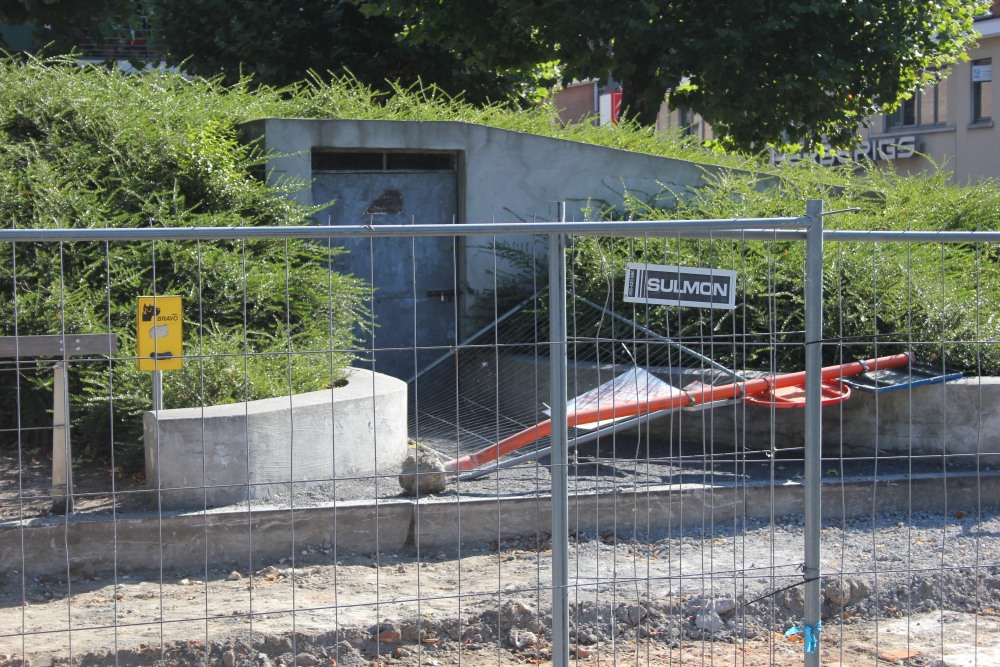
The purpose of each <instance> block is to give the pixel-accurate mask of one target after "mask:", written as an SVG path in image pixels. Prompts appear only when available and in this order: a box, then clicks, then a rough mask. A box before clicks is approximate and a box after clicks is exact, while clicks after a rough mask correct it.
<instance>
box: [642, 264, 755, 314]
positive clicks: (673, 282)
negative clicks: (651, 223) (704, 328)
mask: <svg viewBox="0 0 1000 667" xmlns="http://www.w3.org/2000/svg"><path fill="white" fill-rule="evenodd" d="M625 301H627V302H629V303H652V304H657V305H663V306H694V307H695V308H726V309H732V308H734V307H735V306H736V272H735V271H727V270H725V269H699V268H694V267H686V266H661V265H659V264H635V263H630V264H629V265H628V266H626V268H625Z"/></svg>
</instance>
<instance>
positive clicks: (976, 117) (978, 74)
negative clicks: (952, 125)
mask: <svg viewBox="0 0 1000 667" xmlns="http://www.w3.org/2000/svg"><path fill="white" fill-rule="evenodd" d="M992 118H993V59H992V58H984V59H982V60H973V61H972V122H973V123H983V122H987V121H989V120H991V119H992Z"/></svg>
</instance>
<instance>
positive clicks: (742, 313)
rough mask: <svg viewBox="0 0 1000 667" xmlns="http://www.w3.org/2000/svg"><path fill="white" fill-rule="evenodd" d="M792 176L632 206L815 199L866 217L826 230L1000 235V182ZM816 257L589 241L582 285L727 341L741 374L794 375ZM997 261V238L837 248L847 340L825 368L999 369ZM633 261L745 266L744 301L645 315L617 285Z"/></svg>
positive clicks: (831, 268) (698, 215)
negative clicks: (877, 359)
mask: <svg viewBox="0 0 1000 667" xmlns="http://www.w3.org/2000/svg"><path fill="white" fill-rule="evenodd" d="M781 175H782V177H781V178H780V179H777V180H776V179H774V178H773V176H767V175H764V176H760V175H750V174H746V173H740V172H731V173H728V174H725V175H720V176H717V177H714V178H713V183H712V184H711V186H709V187H703V188H698V189H697V190H692V191H690V192H687V193H685V195H686V196H685V197H682V198H681V199H680V201H679V203H678V204H677V206H676V207H675V208H674V209H671V210H656V209H654V208H651V207H649V206H648V205H646V204H645V203H644V202H643V201H642V200H641V199H639V198H632V199H630V201H629V204H628V211H627V213H628V215H629V216H630V217H632V218H633V219H673V220H683V219H731V218H761V217H797V216H801V215H803V214H804V213H805V207H806V202H807V200H809V199H823V200H825V208H826V210H827V211H833V210H839V209H846V208H852V207H857V208H859V209H860V211H859V212H856V213H843V214H838V215H834V216H829V217H826V218H825V228H826V229H845V230H887V231H901V230H942V231H943V230H958V229H961V230H996V229H997V228H998V221H1000V216H998V212H1000V185H998V184H997V182H995V181H992V180H986V181H983V182H980V183H978V184H974V185H969V186H966V187H958V186H955V185H951V184H950V183H949V179H950V174H949V173H948V172H947V171H945V170H939V171H935V172H933V173H927V174H924V175H919V176H910V177H902V176H898V175H896V174H895V173H894V172H891V171H888V170H882V169H875V168H872V169H870V170H866V171H862V172H860V173H856V172H851V171H839V172H837V171H830V170H826V169H820V168H818V167H809V166H803V167H801V168H797V169H786V170H784V171H782V172H781ZM765 178H767V179H768V182H767V184H766V187H765V183H764V182H763V180H764V179H765ZM804 252H805V244H804V243H802V242H795V241H777V240H772V241H767V242H765V241H752V240H743V241H729V240H720V239H711V240H681V239H676V238H674V239H669V238H667V239H663V238H659V239H657V238H647V239H642V240H641V241H637V240H632V239H613V240H611V239H593V238H581V239H577V240H576V242H575V244H574V249H573V255H572V274H573V276H572V280H573V281H574V285H575V289H576V290H577V292H578V293H580V294H581V295H584V296H586V297H587V298H589V299H591V300H597V301H599V302H603V301H604V300H605V299H610V301H611V303H612V304H613V306H614V308H616V309H617V310H619V312H623V313H626V312H627V313H629V315H630V316H631V317H634V318H635V319H636V320H638V321H639V322H640V323H642V324H644V325H646V326H649V327H651V328H652V329H654V330H656V331H659V332H661V333H664V334H667V335H669V336H670V337H672V338H674V339H684V338H685V337H690V339H691V340H692V341H707V342H710V341H713V340H714V341H715V342H716V343H717V347H716V348H715V349H714V350H713V355H714V356H717V357H718V360H719V361H723V362H725V363H727V364H730V365H731V366H732V367H736V368H740V367H743V368H752V369H767V368H771V367H775V366H776V367H777V368H778V369H780V370H792V369H796V368H801V364H802V363H803V358H804V352H803V350H804V348H803V346H802V344H801V341H802V331H803V330H804V329H805V321H804V319H803V318H804V304H803V290H804V257H805V256H804ZM997 260H998V246H997V245H996V244H985V243H983V244H974V245H965V244H958V245H950V244H927V243H922V244H905V243H891V242H883V243H854V242H851V243H848V242H827V244H826V249H825V253H824V290H825V299H824V338H825V339H826V340H827V341H828V342H831V343H837V342H839V343H842V346H841V347H840V348H838V347H837V346H836V345H827V346H824V351H825V355H824V356H825V361H826V362H827V363H839V362H840V358H841V356H843V357H845V358H846V359H855V358H862V357H865V356H871V355H875V354H879V355H882V354H891V353H896V352H903V351H911V352H913V353H915V354H916V356H917V358H918V360H919V361H923V362H927V363H932V364H938V365H940V364H941V363H942V362H944V363H946V365H947V366H948V368H949V369H955V370H963V371H966V372H969V373H972V374H984V375H986V374H1000V346H998V345H995V344H991V343H995V342H996V341H997V340H1000V320H998V318H997V317H996V316H995V313H997V312H1000V290H998V289H997V288H998V287H1000V265H998V261H997ZM630 261H648V262H650V263H656V264H668V265H669V264H677V265H686V266H706V267H707V266H714V267H716V268H722V269H732V270H735V271H737V273H738V275H739V284H738V294H739V306H738V307H737V308H736V309H735V310H733V311H713V310H701V311H699V310H696V309H684V312H683V315H681V314H680V313H678V310H677V309H676V308H668V307H662V306H657V307H649V308H646V307H642V308H636V307H633V306H632V305H630V304H626V303H624V302H622V296H621V294H620V292H621V291H622V289H621V286H620V285H618V284H616V285H614V286H613V287H610V288H609V281H610V280H620V277H621V276H623V275H624V273H625V264H626V263H627V262H630ZM726 341H729V343H728V345H727V344H726ZM744 342H746V343H747V344H746V345H744V344H743V343H744ZM718 343H723V344H721V345H718Z"/></svg>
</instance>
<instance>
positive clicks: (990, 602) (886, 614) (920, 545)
mask: <svg viewBox="0 0 1000 667" xmlns="http://www.w3.org/2000/svg"><path fill="white" fill-rule="evenodd" d="M431 444H433V443H431ZM637 448H638V443H637V442H636V441H635V440H634V439H633V440H630V439H628V438H625V437H617V438H615V439H614V440H613V441H610V440H608V441H605V442H602V443H601V444H600V445H599V446H598V445H590V446H587V447H583V448H581V449H580V450H579V451H578V452H576V454H575V457H574V459H573V460H572V461H571V468H570V471H569V472H570V479H571V481H570V485H571V490H572V491H573V492H574V493H582V492H594V491H605V492H607V491H615V492H620V493H629V492H632V491H635V490H639V489H642V488H643V487H644V486H645V485H647V484H650V483H655V484H664V483H673V484H679V483H728V484H740V483H754V482H759V481H767V480H774V483H775V484H778V485H780V484H784V483H785V482H787V481H794V480H797V479H799V478H800V477H801V473H802V470H801V461H799V460H797V459H796V458H795V457H794V455H793V456H786V457H784V458H778V459H772V458H770V457H768V456H765V455H764V454H762V453H746V454H744V455H741V456H736V455H733V454H728V455H726V454H724V455H716V456H711V457H705V456H702V455H701V453H699V452H697V451H677V452H666V451H656V450H652V451H649V452H646V451H641V450H640V451H639V453H640V455H642V456H643V458H642V459H641V460H637V459H634V458H630V457H631V456H633V455H634V454H635V452H636V451H637ZM0 463H2V465H3V466H6V467H7V469H8V470H9V469H10V468H11V467H13V468H14V469H15V470H17V469H18V468H17V466H18V461H17V460H14V461H11V460H10V458H9V457H8V458H7V459H4V460H3V461H0ZM21 464H22V465H21V467H20V474H19V475H16V476H15V478H14V479H15V481H16V484H15V483H13V482H11V481H10V477H9V476H8V477H7V478H6V479H7V482H6V486H2V485H0V513H2V514H0V518H4V519H11V518H30V517H31V516H42V515H45V514H47V513H48V506H49V504H50V503H49V502H48V501H47V499H45V497H44V493H45V490H46V489H45V488H44V485H45V480H46V479H47V477H46V475H47V471H48V462H47V461H45V460H44V459H38V458H36V459H35V460H34V461H31V460H23V459H22V461H21ZM957 470H960V468H958V467H957V466H954V465H950V464H947V463H946V462H944V461H942V460H940V459H936V460H924V461H913V460H907V459H892V458H885V459H880V460H878V461H874V460H871V459H869V460H851V461H839V460H832V459H831V460H830V461H827V462H824V471H825V474H830V473H831V472H832V473H833V474H834V476H836V477H838V478H842V479H845V480H849V479H871V478H872V476H873V474H874V473H875V472H877V473H878V477H879V478H882V477H883V476H887V475H903V474H905V473H912V472H929V473H935V472H937V473H940V472H944V471H957ZM0 472H3V471H2V470H0ZM0 479H3V477H2V476H0ZM111 480H114V484H115V486H114V489H115V491H116V493H114V494H111V493H109V492H108V490H107V489H108V488H110V483H111ZM550 482H551V477H550V471H549V468H548V466H547V460H546V459H545V458H541V459H540V460H538V461H536V462H531V463H527V464H524V465H521V466H517V467H515V468H511V469H508V470H504V471H502V472H500V473H498V474H490V475H488V476H486V477H484V478H482V479H480V480H476V481H469V482H461V483H459V484H457V485H455V486H452V487H450V488H449V489H448V490H447V491H446V492H445V493H444V494H442V495H444V496H452V497H453V496H455V495H461V496H462V497H468V498H476V497H497V496H505V495H522V494H547V493H548V492H549V490H550V488H551V487H550ZM77 484H78V490H80V491H81V492H82V495H81V496H80V498H79V501H78V503H77V507H78V509H80V511H81V515H84V516H86V515H93V514H101V513H110V511H111V510H112V508H114V509H115V510H116V511H117V512H119V513H120V514H119V517H122V516H129V515H138V514H142V513H145V512H149V511H150V510H149V504H148V503H149V492H147V491H145V490H144V487H143V485H142V482H141V480H139V479H135V478H131V477H123V476H121V475H120V474H116V471H113V470H110V469H104V470H102V469H101V468H100V467H99V466H93V465H89V466H78V474H77ZM399 493H400V490H399V487H398V485H397V484H396V480H395V479H394V477H392V476H387V477H382V478H368V479H347V480H337V481H336V482H333V481H327V482H313V483H309V484H302V485H296V487H295V488H284V489H276V490H275V494H274V495H272V496H271V497H270V498H269V499H268V501H267V502H268V503H269V504H270V505H272V506H275V507H279V506H286V505H287V504H289V503H293V504H294V506H295V507H306V506H322V505H327V504H329V503H330V502H331V501H333V500H347V499H363V498H372V499H373V498H394V497H397V496H398V495H399ZM262 505H263V503H262V502H261V501H254V506H255V507H261V506H262ZM224 509H232V508H224ZM121 513H123V514H121ZM821 539H822V557H821V563H822V568H823V571H824V577H823V580H822V581H821V589H822V591H823V614H824V625H823V631H822V642H821V647H822V648H821V651H822V652H823V660H824V662H825V663H829V664H834V663H839V664H845V665H872V664H875V663H876V660H877V659H880V660H881V661H882V663H886V662H894V661H898V662H899V664H904V663H905V664H908V665H912V666H927V667H929V666H930V665H935V667H949V666H952V665H967V664H968V665H995V664H1000V649H998V646H1000V628H998V623H997V621H998V618H1000V617H998V614H1000V510H998V509H997V508H992V507H988V508H978V507H966V508H957V509H953V511H951V512H950V513H948V514H940V513H938V514H935V513H911V512H897V513H883V514H876V515H872V516H868V517H865V518H863V519H847V520H839V521H828V522H827V523H826V524H825V525H824V529H823V533H822V538H821ZM803 540H804V537H803V530H802V517H801V516H798V515H789V516H782V517H777V518H776V519H775V521H774V522H773V523H770V522H765V521H759V520H752V519H748V520H744V521H737V522H727V523H726V524H725V525H722V524H716V523H713V522H711V519H710V517H706V520H705V522H704V524H703V525H696V526H689V527H685V528H683V529H677V528H674V529H673V530H671V531H670V532H654V533H649V534H640V535H635V534H627V533H622V532H619V533H617V534H616V533H613V532H606V531H602V532H600V533H580V534H577V535H574V537H573V539H572V543H571V566H570V577H571V591H570V599H571V616H570V624H571V632H572V644H573V651H574V655H575V656H576V657H577V658H578V659H580V660H584V661H595V662H600V661H601V660H611V661H613V662H616V663H617V662H618V661H630V662H636V663H638V662H639V661H642V662H646V663H648V664H673V662H675V661H676V662H678V663H681V664H683V663H685V662H686V663H687V664H690V663H691V661H692V660H697V661H699V662H706V661H707V662H710V663H712V664H715V662H714V661H716V660H718V661H719V663H718V664H734V663H737V662H738V663H740V664H750V665H753V664H760V665H765V664H769V665H784V664H789V665H791V664H801V660H802V648H803V647H802V644H801V643H796V642H795V639H796V637H792V638H791V639H786V638H785V637H784V635H783V633H784V631H785V630H786V629H788V628H790V627H792V626H794V625H796V624H798V623H801V617H802V613H803V602H804V597H803V587H802V585H801V582H802V573H801V563H802V553H803ZM260 565H261V567H259V568H258V569H257V570H255V571H253V572H234V571H232V570H231V569H229V568H226V567H224V566H222V565H219V566H214V565H213V566H212V567H209V568H208V569H204V570H202V571H198V572H135V573H128V574H122V575H120V576H118V577H117V578H115V577H95V578H89V579H86V580H82V581H78V580H73V581H66V580H65V579H60V578H59V577H49V578H45V577H39V578H25V577H23V576H21V575H20V574H19V572H18V571H17V568H16V564H15V565H13V566H12V565H11V564H9V563H8V564H6V567H5V569H4V570H3V571H2V573H0V666H2V667H8V666H9V665H18V666H20V665H22V664H24V663H23V662H22V661H23V660H24V658H25V656H27V658H28V659H29V661H30V663H31V664H33V665H42V664H50V663H53V662H54V663H56V664H90V665H105V664H106V665H112V664H118V665H125V664H134V665H145V664H156V663H158V664H164V665H188V664H202V663H203V664H211V665H216V664H221V665H226V666H228V665H255V666H259V667H265V666H266V665H278V664H283V665H291V664H300V665H309V664H312V665H316V664H333V661H336V664H338V665H371V664H372V662H371V661H372V660H375V661H377V664H400V665H405V666H408V665H414V666H415V665H436V664H438V665H439V664H453V663H457V662H458V661H460V662H461V663H462V664H468V665H473V666H474V667H478V666H479V665H487V664H493V665H507V664H511V665H513V664H525V663H538V662H545V661H546V660H547V659H549V658H550V657H551V637H550V636H549V634H548V630H547V628H549V627H550V626H551V605H550V601H551V590H550V589H549V588H548V587H547V582H549V581H550V577H551V550H550V546H549V542H548V536H546V535H531V536H516V537H512V538H509V539H504V540H502V541H500V542H495V543H493V544H480V545H463V547H462V550H461V552H459V551H447V550H445V551H440V552H435V553H430V554H428V553H419V554H418V553H399V554H384V553H383V554H365V555H357V554H337V553H333V552H331V551H330V549H329V548H324V547H323V545H314V546H308V547H306V548H305V549H303V550H302V553H301V554H300V555H299V556H298V557H297V558H296V559H295V561H294V562H289V561H279V562H275V563H262V564H260ZM69 628H71V629H72V630H68V629H69ZM880 656H881V657H880ZM890 658H891V659H892V660H889V659H890Z"/></svg>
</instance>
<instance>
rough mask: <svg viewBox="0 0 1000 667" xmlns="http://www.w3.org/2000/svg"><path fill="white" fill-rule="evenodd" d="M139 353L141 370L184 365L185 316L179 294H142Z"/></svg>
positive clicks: (140, 298) (137, 339)
mask: <svg viewBox="0 0 1000 667" xmlns="http://www.w3.org/2000/svg"><path fill="white" fill-rule="evenodd" d="M137 308H138V313H137V315H138V326H137V327H136V347H137V348H138V349H137V351H136V356H137V357H138V359H139V370H140V371H172V370H178V369H180V368H181V367H182V365H183V356H184V329H183V326H184V317H183V312H182V304H181V297H179V296H140V297H139V299H138V303H137Z"/></svg>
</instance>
